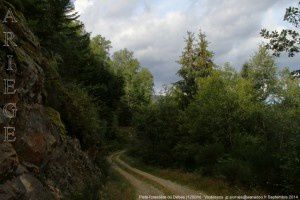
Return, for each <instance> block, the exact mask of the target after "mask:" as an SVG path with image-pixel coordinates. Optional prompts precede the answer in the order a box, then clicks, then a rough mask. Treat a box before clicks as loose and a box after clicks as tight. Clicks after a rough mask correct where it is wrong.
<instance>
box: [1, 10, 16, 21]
mask: <svg viewBox="0 0 300 200" xmlns="http://www.w3.org/2000/svg"><path fill="white" fill-rule="evenodd" d="M7 19H11V21H12V22H13V23H16V22H17V20H16V18H15V16H14V14H13V12H12V11H11V9H10V8H9V9H8V11H7V13H6V15H5V18H4V20H3V23H7Z"/></svg>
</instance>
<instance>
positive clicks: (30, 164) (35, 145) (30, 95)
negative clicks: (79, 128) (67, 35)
mask: <svg viewBox="0 0 300 200" xmlns="http://www.w3.org/2000/svg"><path fill="white" fill-rule="evenodd" d="M9 8H10V9H11V10H12V11H13V13H14V15H15V17H16V18H17V21H18V22H17V23H12V22H9V23H7V24H5V23H0V43H1V45H0V79H1V80H3V79H4V78H6V77H9V78H12V79H15V80H16V88H17V92H16V94H14V95H3V94H1V95H0V102H1V105H2V106H1V108H2V109H3V105H5V103H8V102H13V103H16V105H17V108H18V112H17V117H16V118H14V119H7V118H5V117H4V116H3V113H2V109H1V110H0V111H1V112H0V133H1V142H0V199H1V200H5V199H9V200H11V199H18V200H19V199H31V200H35V199H38V200H39V199H41V200H47V199H70V198H71V197H72V195H74V194H76V193H77V192H80V191H82V190H83V189H84V188H85V187H86V184H87V183H88V182H89V181H90V178H91V177H95V176H97V177H101V171H100V170H99V169H98V168H97V167H96V166H95V165H94V164H93V163H92V162H91V161H90V159H89V157H88V156H87V154H86V153H85V152H83V151H82V150H81V148H80V144H79V142H78V140H77V139H74V138H73V139H72V138H70V137H69V136H67V134H66V130H65V127H64V125H63V123H62V121H61V119H60V114H59V112H57V111H55V110H54V109H52V108H49V107H45V106H44V105H43V102H45V96H46V92H45V88H44V82H45V74H47V75H48V73H47V70H49V69H50V68H51V66H50V64H49V63H51V61H50V60H49V59H48V58H47V57H45V56H44V55H43V54H42V53H41V49H40V45H39V42H38V39H37V38H36V37H35V36H34V35H33V34H32V32H31V31H30V29H29V28H28V27H27V25H26V21H25V19H24V17H23V16H22V14H21V13H19V12H18V11H16V10H15V9H14V8H13V7H12V5H10V4H9V3H7V2H6V1H0V17H1V18H2V17H3V16H5V14H6V12H7V11H8V9H9ZM8 31H11V32H13V33H14V34H15V35H16V38H15V42H16V44H17V45H18V46H12V45H10V46H9V47H3V44H4V40H5V38H4V37H5V35H4V32H8ZM7 55H13V56H14V61H15V62H16V69H14V71H10V72H8V71H6V70H5V66H6V65H7ZM52 70H53V69H52ZM47 78H51V77H47ZM0 88H1V93H2V91H3V89H4V85H3V81H1V83H0ZM7 124H9V125H10V126H14V127H15V128H16V141H15V142H14V143H8V142H2V141H3V133H4V126H6V125H7Z"/></svg>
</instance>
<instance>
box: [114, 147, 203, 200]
mask: <svg viewBox="0 0 300 200" xmlns="http://www.w3.org/2000/svg"><path fill="white" fill-rule="evenodd" d="M123 153H124V151H119V152H116V153H113V154H112V155H111V156H109V157H108V162H109V163H110V165H111V167H112V168H113V169H114V170H116V171H117V172H118V173H119V174H120V175H121V176H123V177H124V178H125V179H127V180H128V181H129V182H130V183H131V184H132V185H133V187H134V188H135V189H136V194H137V199H147V198H148V199H164V197H167V196H168V197H169V199H176V197H175V196H178V197H181V198H184V197H185V198H186V197H187V196H188V195H190V196H193V197H194V199H201V197H203V195H205V194H203V193H201V192H198V191H195V190H192V189H190V188H188V187H186V186H183V185H180V184H178V183H174V182H172V181H169V180H165V179H163V178H160V177H157V176H154V175H152V174H149V173H147V172H144V171H141V170H139V169H136V168H134V167H132V166H130V165H129V164H127V163H125V162H124V161H123V160H121V159H120V155H122V154H123ZM149 196H151V198H149ZM197 197H198V198H197ZM181 198H180V199H181ZM185 198H184V199H185ZM186 199H188V198H186Z"/></svg>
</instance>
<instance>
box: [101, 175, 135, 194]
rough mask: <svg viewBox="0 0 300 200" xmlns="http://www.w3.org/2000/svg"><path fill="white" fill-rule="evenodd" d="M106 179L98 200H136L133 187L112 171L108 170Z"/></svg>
mask: <svg viewBox="0 0 300 200" xmlns="http://www.w3.org/2000/svg"><path fill="white" fill-rule="evenodd" d="M107 177H108V179H107V181H106V184H105V185H104V188H103V190H102V192H101V196H100V200H120V199H122V200H123V199H124V200H136V192H135V189H134V188H133V186H132V185H131V184H130V183H129V182H128V181H127V180H126V179H124V178H122V177H121V176H120V175H118V174H117V172H116V171H115V170H113V169H109V170H108V176H107Z"/></svg>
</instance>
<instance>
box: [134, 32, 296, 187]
mask: <svg viewBox="0 0 300 200" xmlns="http://www.w3.org/2000/svg"><path fill="white" fill-rule="evenodd" d="M190 36H191V35H190ZM191 38H192V37H190V40H187V43H188V45H187V46H190V42H191V41H192V39H191ZM187 49H189V47H187V48H186V49H185V50H184V54H185V55H187V54H186V53H187V52H189V51H188V50H187ZM185 58H188V56H186V57H185ZM199 60H200V59H199ZM182 61H184V62H185V61H187V63H188V59H186V60H182ZM184 62H182V63H184ZM279 74H280V76H279ZM194 80H195V84H196V87H194V85H186V86H187V87H191V88H193V90H194V89H195V88H196V90H195V93H194V94H193V98H192V99H189V104H187V105H186V106H185V107H182V98H181V95H182V93H183V92H182V89H181V88H179V87H178V85H175V86H174V87H173V88H171V89H170V90H169V91H167V92H166V93H165V95H164V96H161V98H159V100H158V101H156V102H155V103H154V104H152V105H150V106H148V107H145V108H144V110H143V111H142V112H141V113H140V115H139V116H138V117H137V118H136V119H135V120H134V121H135V125H136V129H137V140H138V143H139V144H140V145H137V146H135V147H134V150H133V151H132V152H138V153H136V154H137V155H138V156H139V157H142V158H144V159H145V161H146V162H148V163H151V164H155V165H161V166H165V167H171V168H172V167H180V168H183V169H186V170H193V171H196V172H199V173H201V174H203V175H209V176H215V177H221V178H222V177H223V178H224V179H226V180H227V181H229V182H230V183H231V184H238V185H240V184H242V185H245V186H248V187H263V188H264V189H266V190H269V191H271V192H276V193H296V188H299V167H298V166H299V161H300V160H299V155H300V154H299V153H300V152H299V144H300V140H299V131H300V123H299V122H300V118H299V116H300V114H299V112H300V106H299V105H300V102H299V99H300V96H299V95H300V87H299V85H300V84H299V79H295V78H292V76H291V75H290V72H289V71H286V70H285V71H283V72H281V73H278V72H277V67H276V65H275V61H274V58H273V57H272V56H271V55H269V53H268V52H267V50H266V48H264V47H262V46H260V47H259V50H258V52H257V53H255V54H254V55H253V57H252V58H251V59H250V60H249V62H247V63H246V64H245V65H244V67H243V70H242V71H241V73H238V72H236V71H235V70H234V69H233V68H232V67H231V66H230V64H229V63H226V64H225V66H224V67H222V68H212V69H211V70H210V73H209V75H204V76H201V75H199V76H195V77H194Z"/></svg>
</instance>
